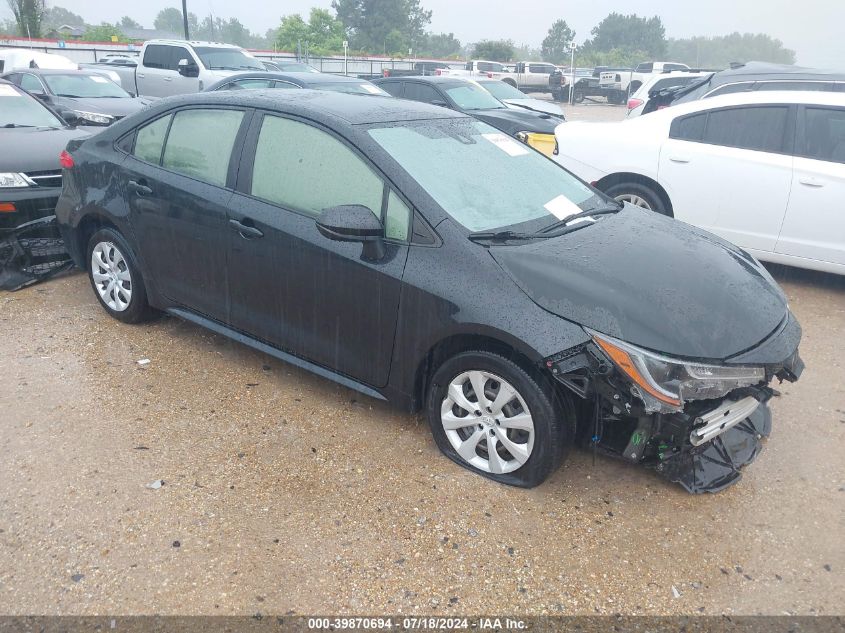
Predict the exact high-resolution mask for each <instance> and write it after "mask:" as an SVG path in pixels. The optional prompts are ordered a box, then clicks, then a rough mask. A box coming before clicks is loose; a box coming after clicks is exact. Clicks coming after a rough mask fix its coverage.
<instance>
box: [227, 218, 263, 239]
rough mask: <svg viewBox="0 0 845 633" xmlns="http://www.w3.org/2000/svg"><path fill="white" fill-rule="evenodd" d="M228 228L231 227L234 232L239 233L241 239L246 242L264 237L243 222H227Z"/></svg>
mask: <svg viewBox="0 0 845 633" xmlns="http://www.w3.org/2000/svg"><path fill="white" fill-rule="evenodd" d="M229 226H231V227H232V228H233V229H234V230H236V231H237V232H238V233H240V234H241V237H242V238H244V239H246V240H250V239H256V238H259V237H264V233H262V232H261V231H259V230H258V229H257V228H255V227H254V226H250V225H248V224H244V223H243V222H239V221H238V220H229Z"/></svg>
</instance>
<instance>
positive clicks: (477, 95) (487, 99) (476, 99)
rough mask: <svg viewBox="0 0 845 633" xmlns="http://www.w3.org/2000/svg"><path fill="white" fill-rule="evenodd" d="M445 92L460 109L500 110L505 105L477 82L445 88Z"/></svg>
mask: <svg viewBox="0 0 845 633" xmlns="http://www.w3.org/2000/svg"><path fill="white" fill-rule="evenodd" d="M446 94H448V95H449V97H450V98H451V99H452V101H454V102H455V103H456V104H458V107H459V108H460V109H461V110H501V109H502V108H504V107H507V106H505V104H503V103H502V102H501V101H499V100H498V99H496V98H495V97H494V96H493V95H491V94H490V93H489V92H487V91H486V90H485V89H484V88H482V87H481V86H479V85H478V84H466V85H462V86H455V87H453V88H446Z"/></svg>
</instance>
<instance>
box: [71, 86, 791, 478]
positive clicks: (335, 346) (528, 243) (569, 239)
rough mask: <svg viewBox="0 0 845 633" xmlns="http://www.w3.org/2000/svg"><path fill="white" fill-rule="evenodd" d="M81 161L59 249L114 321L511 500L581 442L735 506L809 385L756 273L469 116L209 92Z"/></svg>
mask: <svg viewBox="0 0 845 633" xmlns="http://www.w3.org/2000/svg"><path fill="white" fill-rule="evenodd" d="M68 151H69V153H70V155H71V157H72V162H73V166H71V167H68V168H66V169H65V172H64V174H65V185H64V192H63V194H62V197H61V199H60V201H59V205H58V208H57V215H58V218H59V223H60V227H61V230H62V233H63V235H64V236H65V238H66V241H67V245H68V248H69V250H70V252H71V253H72V255H73V258H74V260H75V261H76V262H77V264H78V265H79V266H81V267H83V268H84V269H86V270H88V272H89V275H90V280H91V285H92V288H93V290H94V294H95V296H96V297H97V299H98V301H99V302H100V303H101V304H102V306H103V308H104V309H105V310H106V311H107V312H108V313H109V314H110V315H112V316H113V317H115V318H117V319H120V320H122V321H126V322H130V323H134V322H138V321H141V320H143V319H146V318H149V317H150V316H152V315H153V314H154V313H155V310H164V311H167V312H169V313H170V314H173V315H176V316H179V317H181V318H183V319H186V320H188V321H191V322H193V323H197V324H200V325H202V326H205V327H207V328H210V329H211V330H213V331H215V332H218V333H221V334H224V335H226V336H229V337H231V338H232V339H234V340H236V341H240V342H242V343H244V344H246V345H249V346H252V347H254V348H256V349H259V350H262V351H264V352H266V353H268V354H270V355H273V356H275V357H277V358H280V359H283V360H285V361H287V362H290V363H292V364H295V365H298V366H300V367H305V368H308V369H310V370H311V371H314V372H316V373H317V374H319V375H321V376H324V377H326V378H329V379H331V380H334V381H336V382H338V383H340V384H343V385H346V386H348V387H351V388H353V389H357V390H358V391H360V392H363V393H365V394H368V395H370V396H371V397H373V398H379V399H384V400H389V401H391V402H393V403H395V404H396V405H398V406H401V407H404V408H406V409H410V410H419V409H423V410H424V411H425V414H426V415H427V417H428V420H429V422H430V425H431V429H432V432H433V434H434V438H435V441H436V442H437V444H438V446H439V447H440V448H441V449H442V450H443V452H444V453H445V454H446V455H447V456H449V457H450V458H451V459H452V460H454V461H455V462H457V463H458V464H461V465H462V466H465V467H467V468H469V469H471V470H473V471H475V472H477V473H480V474H482V475H484V476H486V477H490V478H491V479H494V480H496V481H499V482H503V483H506V484H513V485H519V486H535V485H537V484H539V483H541V482H542V481H543V480H544V479H546V477H548V475H549V474H550V473H551V472H552V471H553V470H554V469H555V468H556V467H557V466H558V464H559V463H560V462H561V460H562V459H563V458H564V456H565V455H566V453H567V450H568V449H569V447H570V446H571V445H572V444H573V443H574V442H575V441H580V442H582V443H583V444H585V445H587V446H592V447H595V448H596V449H597V450H599V449H600V450H603V451H606V452H608V453H611V454H614V455H618V456H619V457H621V458H622V459H625V460H628V461H630V462H633V463H638V464H644V465H647V466H650V467H652V468H654V469H656V470H657V471H659V472H661V473H662V474H664V475H665V476H667V477H668V478H669V479H671V480H672V481H677V482H679V483H680V484H681V485H683V486H684V487H685V488H686V489H687V490H690V491H693V492H702V491H715V490H719V489H721V488H723V487H725V486H727V485H729V484H731V483H733V482H735V481H736V480H737V479H738V478H739V476H740V470H739V469H740V467H742V466H743V465H744V464H746V463H748V462H750V461H751V460H752V459H754V458H755V457H756V455H757V453H758V452H759V450H760V446H761V441H760V440H761V438H762V437H764V436H766V435H768V433H769V429H770V424H771V420H770V412H769V408H768V406H767V401H768V400H769V399H770V398H771V396H772V395H773V390H772V388H771V387H770V383H771V382H772V381H773V380H774V379H776V378H777V379H780V380H784V379H785V380H790V381H792V380H796V379H797V378H798V377H799V375H800V374H801V370H802V362H801V359H800V357H799V355H798V343H799V340H800V337H801V330H800V327H799V325H798V323H797V322H796V321H795V319H794V317H793V316H792V314H791V312H790V311H789V308H788V306H787V303H786V299H785V297H784V295H783V293H782V292H781V290H780V288H779V287H778V286H777V285H776V284H775V282H774V281H773V280H772V278H771V277H770V276H769V275H768V273H767V272H766V270H765V269H764V268H763V267H762V266H761V265H760V264H759V263H758V262H757V261H756V260H754V259H753V258H752V257H750V256H749V255H748V254H746V253H745V252H743V251H742V250H741V249H739V248H737V247H736V246H733V245H731V244H729V243H727V242H725V241H723V240H721V239H719V238H717V237H715V236H713V235H710V234H708V233H706V232H704V231H701V230H699V229H696V228H693V227H691V226H688V225H686V224H683V223H681V222H676V221H673V220H671V219H669V218H665V217H662V216H659V215H657V214H655V213H649V212H646V211H643V210H641V209H637V208H635V207H630V206H625V207H622V206H619V205H618V204H617V203H615V202H614V201H613V200H611V199H609V198H607V197H606V196H604V195H603V194H601V193H600V192H598V191H596V190H595V189H592V188H591V187H589V186H588V185H586V184H584V183H583V182H581V181H579V180H578V179H577V178H575V177H573V176H572V175H571V174H569V173H568V172H566V171H565V170H563V169H562V168H560V167H559V166H558V165H556V164H555V163H554V162H552V161H550V160H548V159H546V158H545V157H543V156H542V155H541V154H539V153H538V152H535V151H533V150H532V149H530V148H528V147H526V146H525V145H523V144H521V143H519V142H517V141H515V140H514V139H512V138H510V137H508V136H506V135H505V134H502V133H501V132H499V131H498V130H496V129H495V128H492V127H490V126H488V125H487V124H485V123H483V122H481V121H477V120H475V119H473V118H470V117H468V116H465V115H462V114H459V113H456V112H453V111H449V110H446V109H443V108H437V107H432V106H428V105H425V104H412V103H409V102H407V101H399V100H396V101H394V100H389V99H369V98H365V97H360V96H355V95H345V94H336V93H329V92H317V91H308V90H297V91H280V90H275V91H242V92H238V93H204V94H198V95H191V96H184V97H180V98H175V99H168V100H166V101H162V102H160V103H157V104H155V105H153V106H152V107H151V108H150V109H148V110H147V111H145V112H144V113H142V114H140V115H138V116H135V117H133V118H130V119H126V120H124V121H120V122H118V123H116V124H114V125H113V126H112V127H110V128H108V129H106V130H105V131H103V132H102V133H101V134H100V135H98V136H97V137H96V138H94V139H92V140H89V141H83V142H72V143H71V144H70V145H69V147H68ZM478 174H483V175H484V178H483V180H482V181H479V180H478Z"/></svg>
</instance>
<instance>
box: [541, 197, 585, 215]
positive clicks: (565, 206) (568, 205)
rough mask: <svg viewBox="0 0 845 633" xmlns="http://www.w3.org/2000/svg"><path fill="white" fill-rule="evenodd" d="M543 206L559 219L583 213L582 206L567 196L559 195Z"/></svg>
mask: <svg viewBox="0 0 845 633" xmlns="http://www.w3.org/2000/svg"><path fill="white" fill-rule="evenodd" d="M543 206H544V207H545V208H546V211H548V212H549V213H551V214H552V215H553V216H555V217H556V218H557V219H558V220H563V219H565V218H568V217H569V216H570V215H575V214H576V213H581V207H579V206H578V205H577V204H575V203H574V202H572V200H570V199H569V198H567V197H566V196H558V197H557V198H552V199H551V200H549V201H548V202H547V203H546V204H544V205H543Z"/></svg>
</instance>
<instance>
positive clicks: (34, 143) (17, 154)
mask: <svg viewBox="0 0 845 633" xmlns="http://www.w3.org/2000/svg"><path fill="white" fill-rule="evenodd" d="M87 136H91V134H90V133H89V132H86V131H85V130H77V129H73V128H12V129H0V147H14V148H15V151H14V152H0V172H10V171H11V172H32V171H48V170H51V169H59V168H60V165H59V154H60V153H61V152H62V150H63V149H64V148H65V147H66V146H67V144H68V142H69V141H71V140H72V139H75V138H85V137H87Z"/></svg>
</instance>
